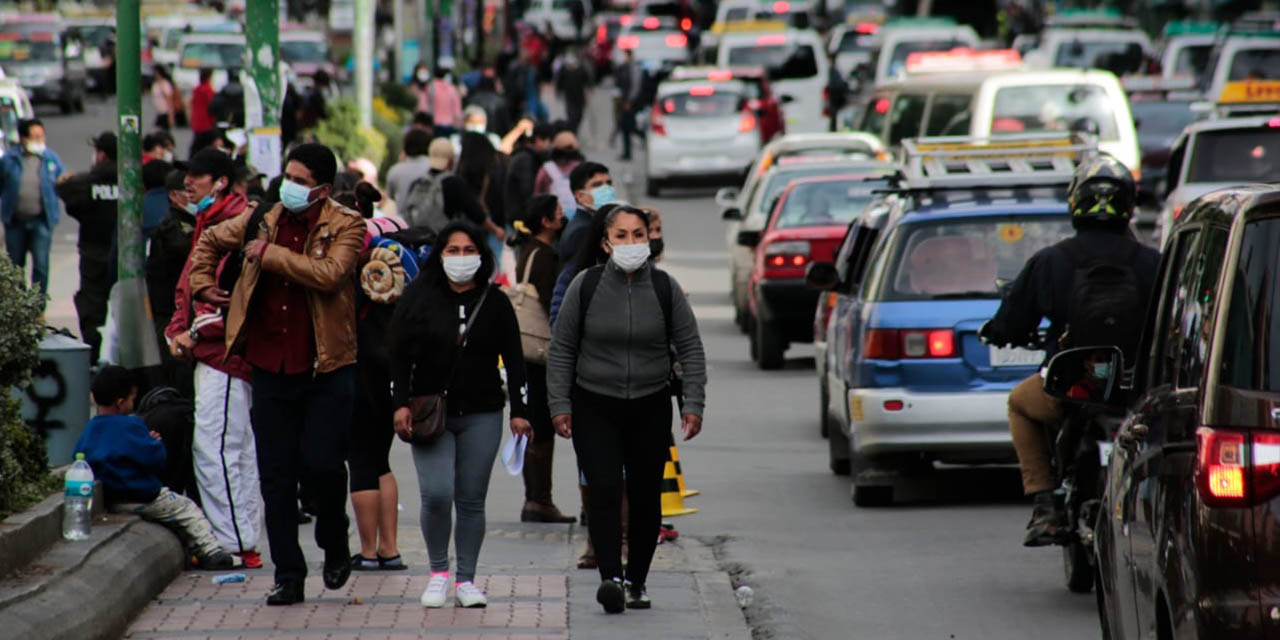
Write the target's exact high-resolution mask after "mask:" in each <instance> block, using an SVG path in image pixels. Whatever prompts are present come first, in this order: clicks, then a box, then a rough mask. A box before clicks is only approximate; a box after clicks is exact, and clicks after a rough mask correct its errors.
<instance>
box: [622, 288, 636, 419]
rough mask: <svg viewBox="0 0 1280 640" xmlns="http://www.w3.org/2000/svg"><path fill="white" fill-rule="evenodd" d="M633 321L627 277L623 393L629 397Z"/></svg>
mask: <svg viewBox="0 0 1280 640" xmlns="http://www.w3.org/2000/svg"><path fill="white" fill-rule="evenodd" d="M633 327H634V322H633V321H632V318H631V280H630V279H627V388H626V389H623V395H624V396H625V397H626V398H628V399H630V398H631V331H632V328H633Z"/></svg>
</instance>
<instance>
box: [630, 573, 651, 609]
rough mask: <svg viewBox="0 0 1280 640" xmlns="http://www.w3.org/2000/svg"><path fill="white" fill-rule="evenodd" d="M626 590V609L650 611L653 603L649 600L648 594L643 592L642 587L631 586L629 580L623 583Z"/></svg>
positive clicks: (640, 585)
mask: <svg viewBox="0 0 1280 640" xmlns="http://www.w3.org/2000/svg"><path fill="white" fill-rule="evenodd" d="M624 586H625V587H626V589H627V608H628V609H652V608H653V601H652V600H650V599H649V593H648V592H647V591H645V588H644V585H642V584H639V585H637V584H632V583H631V581H630V580H627V581H626V582H625V583H624Z"/></svg>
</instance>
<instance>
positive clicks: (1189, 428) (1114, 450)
mask: <svg viewBox="0 0 1280 640" xmlns="http://www.w3.org/2000/svg"><path fill="white" fill-rule="evenodd" d="M1156 282H1157V284H1156V287H1157V290H1156V291H1154V292H1153V295H1152V297H1151V301H1152V304H1151V305H1150V308H1149V309H1148V310H1147V318H1146V324H1145V327H1146V330H1145V331H1144V337H1143V340H1142V344H1141V347H1140V348H1139V351H1138V353H1137V357H1136V362H1134V363H1130V364H1131V366H1132V372H1131V373H1130V374H1129V375H1131V379H1129V380H1128V381H1127V382H1126V381H1123V380H1122V378H1129V376H1126V375H1122V374H1121V373H1120V371H1121V370H1122V369H1123V367H1122V366H1120V365H1121V364H1122V361H1123V357H1122V355H1121V354H1120V352H1119V350H1117V349H1114V348H1109V349H1108V350H1107V351H1109V356H1108V357H1109V358H1110V359H1111V361H1112V365H1113V366H1111V367H1105V366H1104V367H1101V368H1096V369H1095V368H1093V367H1094V365H1095V363H1097V362H1098V351H1099V350H1098V349H1093V348H1084V349H1072V350H1069V351H1064V352H1062V353H1060V354H1058V356H1057V357H1055V358H1054V360H1053V361H1052V362H1051V363H1050V365H1049V371H1048V374H1047V377H1046V383H1045V389H1046V391H1048V392H1049V393H1050V394H1051V395H1054V396H1057V397H1059V398H1062V400H1063V401H1064V402H1085V403H1089V402H1093V403H1101V404H1108V403H1111V404H1118V405H1126V406H1127V412H1128V414H1127V416H1126V418H1125V419H1124V421H1123V423H1122V424H1121V426H1120V427H1119V429H1118V431H1117V433H1116V435H1115V439H1114V442H1113V446H1112V447H1111V453H1110V456H1109V459H1108V462H1109V466H1108V468H1107V469H1106V470H1105V474H1106V488H1105V491H1104V492H1103V495H1102V498H1101V505H1100V508H1099V510H1098V512H1099V515H1098V518H1097V522H1096V527H1095V528H1094V530H1093V531H1092V532H1090V531H1088V530H1087V529H1086V530H1085V532H1084V534H1083V535H1082V539H1083V540H1085V541H1087V540H1088V538H1089V537H1092V538H1093V540H1094V542H1095V550H1096V553H1097V563H1098V572H1097V575H1098V578H1097V584H1096V587H1097V589H1096V591H1097V594H1098V595H1097V597H1098V610H1099V614H1100V616H1101V619H1102V628H1103V635H1104V637H1105V638H1110V639H1113V640H1120V639H1130V640H1132V639H1137V638H1154V639H1156V640H1172V639H1173V638H1178V639H1179V640H1186V639H1192V638H1200V639H1209V638H1233V639H1239V640H1243V639H1261V638H1278V637H1280V187H1276V186H1262V185H1256V186H1248V187H1235V188H1232V189H1229V190H1223V191H1217V192H1214V193H1211V194H1209V195H1206V196H1204V197H1202V198H1200V199H1199V200H1196V201H1194V202H1193V203H1191V204H1190V205H1189V206H1188V207H1187V211H1186V212H1185V214H1184V215H1183V216H1181V217H1180V218H1179V221H1178V223H1177V226H1176V227H1175V228H1174V229H1173V230H1172V233H1171V235H1170V240H1169V243H1168V245H1166V249H1165V253H1164V256H1163V259H1162V262H1161V265H1160V275H1159V278H1158V280H1157V281H1156ZM1273 364H1274V365H1276V371H1274V372H1273V371H1272V370H1271V366H1272V365H1273ZM1108 368H1109V369H1110V370H1111V372H1110V373H1107V374H1105V375H1102V376H1101V379H1100V380H1099V379H1097V378H1094V379H1091V380H1090V383H1089V385H1088V388H1089V389H1091V390H1092V392H1091V393H1084V394H1082V393H1080V392H1079V391H1080V389H1081V383H1082V380H1083V378H1082V376H1084V375H1085V374H1084V373H1083V372H1085V371H1093V372H1095V375H1096V374H1098V373H1099V372H1106V371H1107V369H1108ZM1273 373H1274V374H1275V377H1274V378H1272V374H1273Z"/></svg>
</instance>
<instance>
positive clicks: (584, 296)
mask: <svg viewBox="0 0 1280 640" xmlns="http://www.w3.org/2000/svg"><path fill="white" fill-rule="evenodd" d="M603 275H604V265H602V264H598V265H596V266H594V267H591V268H589V269H587V270H586V273H585V275H583V276H582V287H580V288H579V289H578V340H579V341H581V340H582V327H583V325H585V324H586V323H587V305H589V304H591V298H592V297H594V296H595V295H596V288H597V287H599V286H600V278H601V277H602V276H603Z"/></svg>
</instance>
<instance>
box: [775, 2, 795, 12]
mask: <svg viewBox="0 0 1280 640" xmlns="http://www.w3.org/2000/svg"><path fill="white" fill-rule="evenodd" d="M790 10H791V3H790V2H787V1H786V0H778V1H777V2H775V3H773V12H774V13H786V12H788V11H790Z"/></svg>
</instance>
